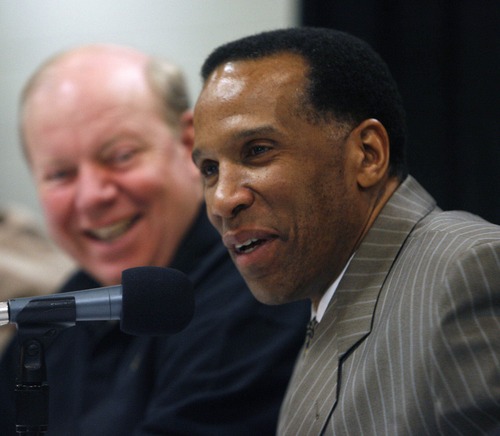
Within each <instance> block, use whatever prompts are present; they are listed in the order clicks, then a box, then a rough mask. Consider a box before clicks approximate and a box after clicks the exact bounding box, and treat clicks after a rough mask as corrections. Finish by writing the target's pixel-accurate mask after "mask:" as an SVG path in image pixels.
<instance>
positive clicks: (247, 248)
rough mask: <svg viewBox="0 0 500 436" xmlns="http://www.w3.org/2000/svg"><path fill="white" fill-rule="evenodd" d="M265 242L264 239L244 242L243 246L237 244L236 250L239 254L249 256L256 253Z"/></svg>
mask: <svg viewBox="0 0 500 436" xmlns="http://www.w3.org/2000/svg"><path fill="white" fill-rule="evenodd" d="M264 242H265V240H264V239H254V238H252V239H249V240H248V241H245V242H243V244H236V245H235V246H234V250H235V251H236V253H237V254H247V253H251V252H252V251H254V250H255V249H256V248H257V247H258V246H259V245H262V244H263V243H264Z"/></svg>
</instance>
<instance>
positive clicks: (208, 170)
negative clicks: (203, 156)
mask: <svg viewBox="0 0 500 436" xmlns="http://www.w3.org/2000/svg"><path fill="white" fill-rule="evenodd" d="M218 169H219V168H218V165H217V164H216V163H215V162H212V161H207V162H204V163H203V164H202V165H201V166H200V171H201V174H202V175H203V176H204V177H210V176H213V175H215V174H217V171H218Z"/></svg>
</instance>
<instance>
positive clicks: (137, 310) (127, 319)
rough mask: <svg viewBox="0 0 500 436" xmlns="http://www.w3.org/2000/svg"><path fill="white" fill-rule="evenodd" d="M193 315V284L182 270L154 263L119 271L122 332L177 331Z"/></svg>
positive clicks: (151, 334) (158, 334) (156, 334)
mask: <svg viewBox="0 0 500 436" xmlns="http://www.w3.org/2000/svg"><path fill="white" fill-rule="evenodd" d="M193 314H194V291H193V285H192V283H191V281H190V280H189V279H188V278H187V276H186V275H185V274H184V273H182V272H180V271H177V270H175V269H172V268H161V267H156V266H142V267H137V268H130V269H126V270H124V271H123V272H122V315H121V321H120V327H121V330H122V331H123V332H125V333H128V334H131V335H138V336H140V335H149V336H160V335H166V334H170V333H177V332H179V331H181V330H182V329H184V328H185V327H186V326H187V325H188V324H189V322H190V321H191V318H192V317H193Z"/></svg>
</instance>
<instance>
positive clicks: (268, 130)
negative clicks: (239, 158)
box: [235, 125, 276, 139]
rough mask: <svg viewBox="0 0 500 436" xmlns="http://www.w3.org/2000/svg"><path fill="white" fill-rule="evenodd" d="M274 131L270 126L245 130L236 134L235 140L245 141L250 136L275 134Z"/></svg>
mask: <svg viewBox="0 0 500 436" xmlns="http://www.w3.org/2000/svg"><path fill="white" fill-rule="evenodd" d="M275 132H276V129H275V128H274V127H273V126H271V125H264V126H259V127H256V128H254V129H246V130H241V131H239V132H238V133H236V135H235V138H236V139H245V138H248V137H251V136H257V135H269V134H270V133H275Z"/></svg>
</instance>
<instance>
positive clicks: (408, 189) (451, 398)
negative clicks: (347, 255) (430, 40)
mask: <svg viewBox="0 0 500 436" xmlns="http://www.w3.org/2000/svg"><path fill="white" fill-rule="evenodd" d="M496 431H499V432H500V227H499V226H495V225H493V224H490V223H487V222H485V221H484V220H482V219H481V218H479V217H476V216H473V215H471V214H468V213H466V212H442V211H441V210H440V209H439V208H437V207H436V204H435V202H434V200H433V199H432V198H431V197H430V196H429V194H428V193H427V192H426V191H425V190H424V189H423V188H422V187H421V186H420V185H419V184H418V183H417V182H416V181H415V180H414V179H412V178H411V177H408V179H407V180H406V181H405V182H404V183H403V184H402V185H401V186H400V187H399V188H398V190H397V191H396V192H395V194H394V195H393V196H392V197H391V199H390V201H389V202H388V203H387V204H386V206H385V207H384V209H383V210H382V212H381V214H380V215H379V217H378V218H377V220H376V222H375V223H374V225H373V227H372V228H371V229H370V231H369V232H368V234H367V235H366V237H365V239H364V240H363V242H362V244H361V246H360V247H359V249H358V251H357V252H356V254H355V256H354V258H353V259H352V261H351V264H350V265H349V267H348V269H347V271H346V274H345V276H344V277H343V279H342V281H341V282H340V284H339V288H338V289H337V291H336V294H335V295H334V297H333V299H332V301H331V302H330V305H329V307H328V309H327V311H326V313H325V315H324V318H323V319H322V321H321V323H320V324H318V326H317V328H316V331H315V335H314V337H313V339H312V342H311V344H310V347H309V348H308V350H307V352H305V351H303V352H302V353H301V355H300V356H299V359H298V361H297V364H296V368H295V372H294V375H293V377H292V380H291V382H290V385H289V388H288V392H287V395H286V397H285V401H284V403H283V406H282V410H281V416H280V422H279V428H278V433H279V434H286V435H309V434H311V435H316V434H335V435H349V436H351V435H356V436H358V435H419V436H420V435H441V434H446V435H448V434H449V435H477V434H483V433H487V432H490V433H489V434H496V433H495V432H496Z"/></svg>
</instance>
